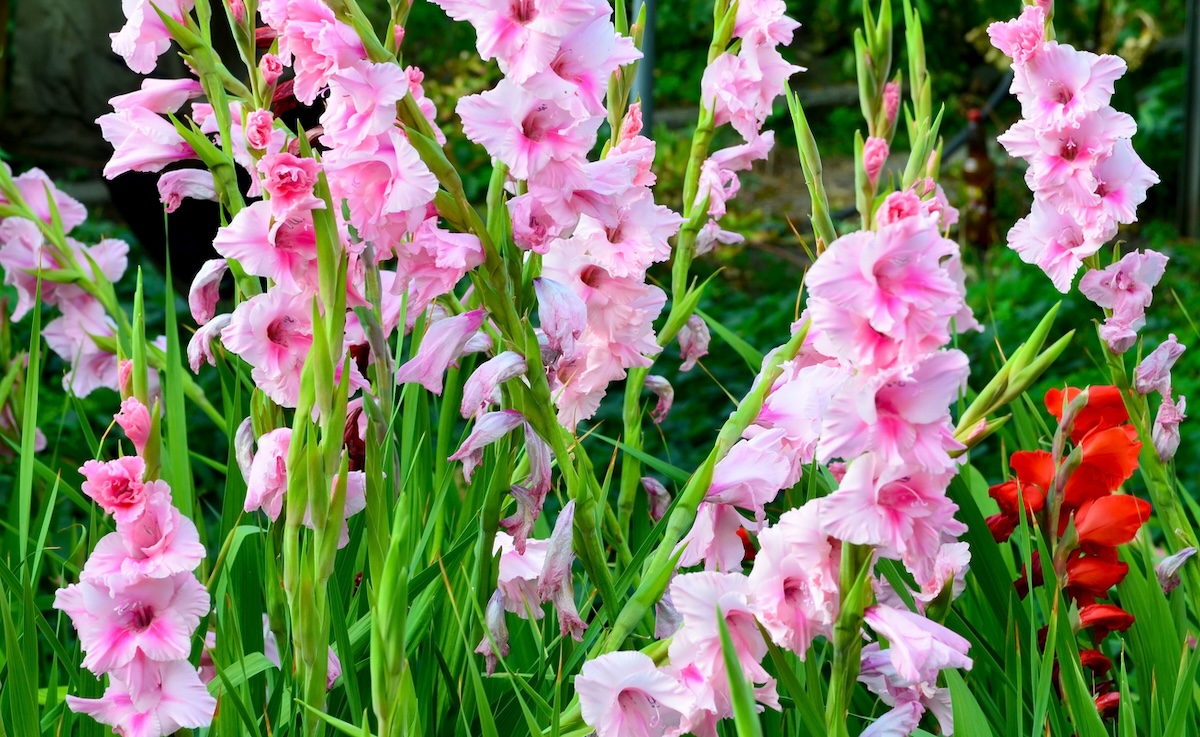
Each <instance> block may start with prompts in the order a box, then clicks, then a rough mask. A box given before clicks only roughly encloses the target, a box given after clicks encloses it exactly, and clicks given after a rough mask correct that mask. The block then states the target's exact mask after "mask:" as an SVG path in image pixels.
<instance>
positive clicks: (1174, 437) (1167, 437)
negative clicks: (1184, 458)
mask: <svg viewBox="0 0 1200 737" xmlns="http://www.w3.org/2000/svg"><path fill="white" fill-rule="evenodd" d="M1186 408H1187V399H1186V398H1185V397H1182V396H1181V397H1179V403H1178V404H1176V403H1175V400H1173V399H1171V397H1170V396H1164V397H1163V401H1162V404H1160V405H1158V414H1156V415H1155V416H1154V429H1153V430H1152V431H1151V433H1150V436H1151V439H1152V440H1153V441H1154V450H1156V451H1158V457H1159V459H1160V460H1162V461H1163V462H1164V463H1166V462H1167V461H1169V460H1171V459H1172V458H1174V457H1175V451H1177V450H1179V423H1181V422H1183V421H1184V420H1185V419H1187V415H1186V414H1185V413H1184V410H1185V409H1186Z"/></svg>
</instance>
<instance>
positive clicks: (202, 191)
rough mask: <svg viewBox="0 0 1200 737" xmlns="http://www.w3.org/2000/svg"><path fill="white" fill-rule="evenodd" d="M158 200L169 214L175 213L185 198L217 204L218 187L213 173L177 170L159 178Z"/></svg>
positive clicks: (202, 170) (164, 173)
mask: <svg viewBox="0 0 1200 737" xmlns="http://www.w3.org/2000/svg"><path fill="white" fill-rule="evenodd" d="M158 198H159V200H160V201H161V202H162V203H163V204H164V205H166V208H167V212H175V211H176V210H178V209H179V206H180V205H181V204H183V200H184V198H191V199H193V200H209V201H210V202H216V201H217V187H216V184H215V183H214V182H213V175H212V173H211V172H209V171H207V170H205V169H176V170H174V171H168V172H163V175H162V176H161V177H159V178H158Z"/></svg>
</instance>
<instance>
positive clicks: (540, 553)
mask: <svg viewBox="0 0 1200 737" xmlns="http://www.w3.org/2000/svg"><path fill="white" fill-rule="evenodd" d="M549 547H550V541H549V540H529V541H528V542H526V543H525V550H524V552H522V551H519V550H517V549H516V545H515V544H514V541H513V539H512V537H510V536H509V535H508V533H505V532H497V533H496V544H495V548H494V549H493V551H492V552H493V553H499V554H500V565H499V569H498V571H497V574H496V585H497V586H498V587H499V589H500V592H501V593H502V594H503V596H504V608H505V609H506V610H507V611H510V612H514V613H516V615H517V616H519V617H520V618H521V619H529V618H530V617H532V618H533V619H541V618H542V617H544V616H546V614H545V612H543V611H542V607H541V602H542V600H541V598H539V597H538V592H537V584H538V577H539V576H541V574H542V566H543V564H544V563H545V562H546V551H547V550H548V549H549Z"/></svg>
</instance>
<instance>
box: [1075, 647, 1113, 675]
mask: <svg viewBox="0 0 1200 737" xmlns="http://www.w3.org/2000/svg"><path fill="white" fill-rule="evenodd" d="M1079 663H1080V664H1081V665H1082V666H1083V667H1084V668H1091V669H1092V672H1093V673H1095V674H1096V675H1100V674H1102V673H1107V672H1108V669H1109V668H1111V667H1112V661H1111V660H1109V659H1108V658H1107V657H1106V656H1105V655H1104V653H1102V652H1100V651H1099V650H1080V651H1079Z"/></svg>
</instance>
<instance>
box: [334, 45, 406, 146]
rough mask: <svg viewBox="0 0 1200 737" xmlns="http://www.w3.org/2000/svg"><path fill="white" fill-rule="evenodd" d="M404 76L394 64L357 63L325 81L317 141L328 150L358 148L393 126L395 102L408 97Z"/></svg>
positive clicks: (394, 123) (401, 70)
mask: <svg viewBox="0 0 1200 737" xmlns="http://www.w3.org/2000/svg"><path fill="white" fill-rule="evenodd" d="M408 88H409V82H408V76H407V75H406V74H405V73H404V70H403V69H401V68H400V67H398V66H396V65H395V64H372V63H371V62H367V61H360V62H358V63H357V64H355V65H354V66H352V67H350V68H348V69H343V70H341V71H339V72H337V73H336V74H334V75H333V76H332V77H330V79H329V89H330V94H329V100H328V102H327V103H326V107H325V113H324V114H323V115H321V126H322V128H323V130H324V132H323V134H322V136H321V142H322V143H323V144H325V145H326V146H328V147H330V148H337V147H339V146H359V145H362V144H363V143H364V142H365V141H367V140H368V139H371V138H374V137H375V136H378V135H381V134H383V133H386V132H387V130H388V129H389V128H392V127H394V126H395V125H396V103H397V102H399V101H400V100H401V99H403V98H404V96H405V95H406V94H408Z"/></svg>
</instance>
